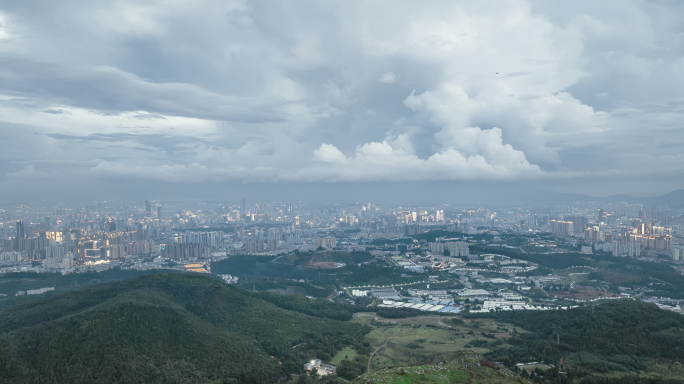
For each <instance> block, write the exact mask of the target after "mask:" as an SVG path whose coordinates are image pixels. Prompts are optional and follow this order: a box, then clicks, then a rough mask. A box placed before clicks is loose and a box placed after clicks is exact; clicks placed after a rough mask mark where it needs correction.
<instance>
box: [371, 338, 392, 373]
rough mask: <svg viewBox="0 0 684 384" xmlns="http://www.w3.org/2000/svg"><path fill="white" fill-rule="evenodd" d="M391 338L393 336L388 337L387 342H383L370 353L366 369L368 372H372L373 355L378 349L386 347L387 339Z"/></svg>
mask: <svg viewBox="0 0 684 384" xmlns="http://www.w3.org/2000/svg"><path fill="white" fill-rule="evenodd" d="M389 339H391V337H388V338H386V339H385V342H384V343H382V345H381V346H379V347H377V348H375V351H373V353H371V354H370V357H369V358H368V368H367V369H366V372H367V373H370V365H371V361H372V360H373V356H374V355H375V353H376V352H377V351H379V350H380V349H381V348H382V347H384V346H386V345H387V341H388V340H389Z"/></svg>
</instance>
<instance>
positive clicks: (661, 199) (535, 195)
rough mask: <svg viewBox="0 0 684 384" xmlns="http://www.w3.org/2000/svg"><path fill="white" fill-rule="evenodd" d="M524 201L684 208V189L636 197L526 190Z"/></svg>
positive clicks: (522, 197) (522, 198)
mask: <svg viewBox="0 0 684 384" xmlns="http://www.w3.org/2000/svg"><path fill="white" fill-rule="evenodd" d="M520 198H521V200H522V201H527V202H535V203H538V204H569V203H577V202H596V203H601V202H603V203H628V204H636V203H640V204H644V205H655V206H668V207H671V208H684V189H677V190H675V191H672V192H670V193H668V194H666V195H663V196H655V197H634V196H631V195H626V194H618V195H611V196H606V197H597V196H590V195H583V194H575V193H560V192H552V191H546V190H535V191H529V192H526V193H525V195H524V196H520Z"/></svg>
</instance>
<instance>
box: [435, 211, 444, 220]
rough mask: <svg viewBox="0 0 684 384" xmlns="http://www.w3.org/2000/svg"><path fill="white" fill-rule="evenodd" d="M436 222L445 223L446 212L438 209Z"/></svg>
mask: <svg viewBox="0 0 684 384" xmlns="http://www.w3.org/2000/svg"><path fill="white" fill-rule="evenodd" d="M435 221H444V210H442V209H438V210H437V212H435Z"/></svg>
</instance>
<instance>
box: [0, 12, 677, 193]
mask: <svg viewBox="0 0 684 384" xmlns="http://www.w3.org/2000/svg"><path fill="white" fill-rule="evenodd" d="M683 19H684V7H683V6H682V5H680V2H675V1H659V2H650V1H629V0H620V1H611V0H605V1H601V2H596V1H572V2H550V1H547V0H541V1H523V0H510V1H486V2H478V1H467V2H465V1H464V2H460V1H453V0H448V1H430V2H415V1H412V2H407V1H396V0H391V1H364V2H349V1H319V2H311V1H249V2H243V1H226V0H221V1H204V0H193V1H182V0H176V1H158V2H155V1H146V2H140V1H110V2H92V1H72V0H62V1H32V2H20V1H5V2H3V3H2V4H0V133H1V136H0V142H1V143H2V147H1V148H2V150H1V151H0V180H1V182H0V184H4V186H5V187H4V188H1V189H2V191H1V192H0V194H2V195H3V196H4V197H5V198H17V197H18V196H28V195H30V193H38V194H41V193H42V194H46V193H53V192H54V191H56V190H59V191H62V192H72V191H73V192H75V191H79V192H83V191H89V192H93V193H94V192H99V193H104V192H106V191H125V190H133V189H135V188H139V187H141V186H143V185H144V186H148V187H150V188H161V189H174V188H178V189H179V190H180V189H182V190H184V191H191V190H193V188H195V189H194V190H197V189H208V188H209V189H210V188H221V189H224V188H228V189H229V188H231V187H235V188H238V189H239V188H240V186H242V187H244V186H249V185H252V186H259V188H267V189H268V188H269V186H279V187H282V188H284V189H287V190H290V191H295V190H296V189H297V188H304V189H307V188H308V189H310V188H314V189H316V188H319V186H325V187H321V188H323V189H324V190H330V189H331V188H338V187H339V188H345V187H348V186H350V185H354V186H361V185H371V184H368V183H372V185H374V186H378V185H383V184H385V185H388V186H392V187H391V190H394V189H396V188H397V186H401V185H403V184H410V185H412V186H417V185H418V186H424V187H425V188H430V186H431V185H432V186H435V185H439V186H442V187H444V186H447V187H448V186H449V185H461V186H462V185H467V184H472V185H476V184H477V185H487V186H488V187H490V188H491V187H502V188H505V187H506V186H512V185H521V184H525V185H533V186H538V187H542V188H546V189H551V190H557V191H560V190H563V191H569V192H577V193H587V194H594V195H606V194H611V193H633V194H637V195H638V194H641V195H649V194H650V195H654V194H660V193H665V192H669V191H670V190H673V189H676V188H680V187H684V183H682V180H684V161H683V160H684V154H683V152H682V148H684V130H683V126H684V40H683V39H684V35H683V32H684V24H683V23H682V20H683ZM152 186H154V187H152ZM415 188H419V187H415ZM323 189H322V190H323ZM272 190H277V188H275V189H273V188H272ZM197 193H199V192H197ZM103 196H106V194H105V195H103Z"/></svg>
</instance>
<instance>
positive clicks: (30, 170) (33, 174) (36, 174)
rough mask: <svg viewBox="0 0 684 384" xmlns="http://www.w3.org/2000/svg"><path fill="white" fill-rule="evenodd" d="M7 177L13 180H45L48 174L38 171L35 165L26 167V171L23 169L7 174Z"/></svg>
mask: <svg viewBox="0 0 684 384" xmlns="http://www.w3.org/2000/svg"><path fill="white" fill-rule="evenodd" d="M5 176H6V177H9V178H13V179H31V178H43V177H45V176H47V173H45V172H40V171H38V170H36V168H35V167H34V166H33V165H26V166H24V169H22V170H21V171H17V172H10V173H7V174H5Z"/></svg>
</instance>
